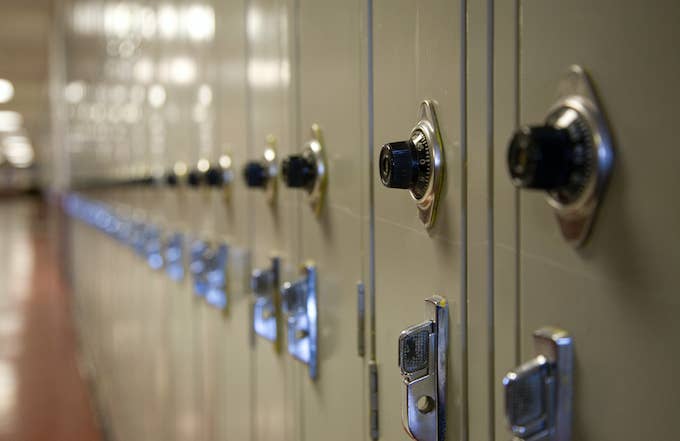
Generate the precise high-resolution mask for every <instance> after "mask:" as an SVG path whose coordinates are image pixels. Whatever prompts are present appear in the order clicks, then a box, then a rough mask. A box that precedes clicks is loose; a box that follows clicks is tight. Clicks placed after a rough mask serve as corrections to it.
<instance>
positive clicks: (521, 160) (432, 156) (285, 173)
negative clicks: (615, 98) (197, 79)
mask: <svg viewBox="0 0 680 441" xmlns="http://www.w3.org/2000/svg"><path fill="white" fill-rule="evenodd" d="M558 92H559V93H558V99H557V101H556V103H555V105H554V106H553V107H552V109H551V110H550V111H549V113H548V116H547V118H546V120H545V122H544V123H543V124H540V125H535V126H523V127H521V128H519V129H518V130H517V131H516V132H515V133H514V135H513V136H512V139H511V141H510V143H509V146H508V153H507V163H508V170H509V174H510V176H511V178H512V183H513V184H514V185H515V186H516V187H518V188H526V189H534V190H541V191H544V192H546V193H547V200H548V203H549V204H550V205H551V206H552V207H553V209H554V210H555V214H556V218H557V221H558V224H559V227H560V230H561V232H562V235H563V236H564V238H565V239H566V240H567V241H568V242H569V243H571V244H572V245H573V246H575V247H579V246H581V245H582V244H583V243H584V242H585V240H586V238H587V237H588V234H589V232H590V230H591V227H592V223H593V220H594V217H595V213H596V210H597V207H598V205H599V204H600V201H601V198H602V195H603V193H604V189H605V186H606V183H607V181H608V178H609V175H610V173H611V169H612V166H613V160H614V153H613V146H612V138H611V135H610V132H609V128H608V127H607V124H606V120H605V118H604V114H603V112H602V110H601V107H600V105H599V102H598V100H597V97H596V95H595V93H594V90H593V88H592V85H591V83H590V81H589V78H588V76H587V75H586V73H585V72H584V70H583V69H582V68H581V67H579V66H572V67H571V68H570V69H569V71H568V73H567V74H566V75H565V78H564V79H563V80H562V81H561V83H560V85H559V88H558ZM419 116H420V118H419V121H418V122H417V124H416V125H415V127H414V128H413V129H412V130H411V133H410V135H409V137H408V139H406V140H404V141H396V142H390V143H388V144H385V145H383V146H382V147H381V149H380V153H379V158H378V173H379V176H380V180H381V182H382V184H383V185H384V186H385V187H388V188H395V189H404V190H408V191H409V193H410V196H411V198H412V199H413V201H414V202H415V204H416V207H417V209H418V214H419V217H420V220H421V221H422V223H423V224H424V225H425V227H426V228H431V227H432V226H433V225H434V224H435V220H436V213H437V206H438V203H439V199H440V197H441V196H440V193H441V187H442V184H443V179H444V164H445V161H444V149H443V139H442V135H441V132H440V130H439V122H438V120H437V112H436V103H435V102H434V101H431V100H426V101H423V102H422V103H421V105H420V115H419ZM280 172H281V173H280V174H281V178H282V180H283V182H284V183H285V184H286V185H287V186H288V187H290V188H299V189H304V190H305V191H306V192H307V193H308V196H309V203H310V205H311V206H312V209H313V210H314V212H315V213H316V214H317V215H319V214H320V212H321V207H322V204H323V199H324V195H325V190H326V184H327V179H328V165H327V162H326V157H325V152H324V141H323V137H322V134H321V129H320V128H319V126H318V125H316V124H315V125H314V126H313V127H312V137H311V140H310V141H308V142H307V143H306V144H305V146H304V148H303V150H302V152H301V153H299V154H295V155H290V156H288V157H286V158H284V159H283V160H282V161H281V163H280ZM278 175H279V164H278V160H277V153H276V142H275V139H274V138H273V137H270V138H269V139H268V140H267V147H266V149H265V151H264V154H263V157H262V158H261V159H260V160H255V161H249V162H247V163H246V164H245V166H244V168H243V177H244V179H245V183H246V185H247V186H248V187H251V188H260V189H263V190H264V191H265V193H266V195H267V198H268V199H269V200H270V201H274V199H275V197H276V192H277V177H278ZM164 179H165V182H166V183H167V185H170V186H177V185H181V184H185V183H186V184H188V185H190V186H194V187H198V186H201V185H206V186H212V187H221V186H223V185H228V184H229V183H230V182H231V181H232V179H233V172H232V169H231V159H230V158H229V157H228V156H223V157H221V158H220V159H219V161H217V162H215V163H210V162H209V161H207V160H205V159H202V160H200V161H199V162H198V164H197V165H196V167H195V168H193V169H189V168H188V167H187V165H186V164H184V163H181V162H180V163H177V164H175V166H174V167H173V168H172V170H170V171H168V172H167V173H166V175H165V177H164ZM154 181H155V180H154V179H152V178H144V179H142V180H141V182H144V183H153V182H154ZM135 182H140V181H139V180H137V181H135Z"/></svg>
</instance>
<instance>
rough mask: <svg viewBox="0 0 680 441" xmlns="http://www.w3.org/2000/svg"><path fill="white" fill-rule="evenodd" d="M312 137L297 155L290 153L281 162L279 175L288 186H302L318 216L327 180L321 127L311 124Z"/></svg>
mask: <svg viewBox="0 0 680 441" xmlns="http://www.w3.org/2000/svg"><path fill="white" fill-rule="evenodd" d="M311 135H312V139H310V140H309V141H307V142H306V143H305V145H304V147H303V149H302V153H300V154H298V155H290V156H288V157H286V158H285V159H284V160H283V161H282V162H281V177H282V179H283V181H284V182H285V183H286V186H288V187H290V188H302V189H304V190H305V191H306V192H307V194H308V200H309V205H310V206H311V207H312V210H313V211H314V214H316V215H317V216H319V215H320V214H321V209H322V207H323V201H324V198H325V194H326V185H327V181H328V165H327V161H326V153H325V146H324V140H323V136H322V133H321V128H320V127H319V125H318V124H313V125H312V130H311Z"/></svg>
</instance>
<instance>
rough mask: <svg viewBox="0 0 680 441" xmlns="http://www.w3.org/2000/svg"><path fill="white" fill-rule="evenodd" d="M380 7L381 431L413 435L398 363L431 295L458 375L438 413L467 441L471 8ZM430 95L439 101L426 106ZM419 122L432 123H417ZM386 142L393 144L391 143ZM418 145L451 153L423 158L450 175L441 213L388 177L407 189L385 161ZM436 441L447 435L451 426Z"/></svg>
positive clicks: (376, 142)
mask: <svg viewBox="0 0 680 441" xmlns="http://www.w3.org/2000/svg"><path fill="white" fill-rule="evenodd" d="M372 6H373V10H372V14H373V21H372V24H371V28H372V36H373V48H372V50H373V61H372V62H373V69H372V71H370V72H372V75H373V103H374V107H373V112H372V115H371V116H372V119H373V127H374V136H373V147H374V152H373V161H374V165H373V169H374V171H373V173H374V179H373V192H374V194H373V200H374V204H375V206H374V215H375V226H374V227H375V238H374V252H375V311H374V312H375V326H376V328H375V342H374V344H375V351H376V353H375V356H376V359H377V363H378V374H379V381H378V388H377V389H378V394H379V397H378V406H379V432H380V433H379V436H380V438H381V439H389V440H397V439H404V440H405V439H409V436H408V435H407V434H406V432H405V431H404V429H403V428H402V424H401V423H400V421H401V420H402V401H403V397H402V396H403V394H404V392H403V388H402V378H401V374H400V369H399V367H398V366H396V365H395V362H394V360H395V356H396V354H395V351H396V342H397V339H398V338H399V335H400V332H401V331H402V330H404V329H406V328H407V327H409V326H410V325H412V324H413V323H417V322H418V321H419V320H421V319H422V317H423V313H422V311H423V306H422V305H423V301H424V300H426V299H428V298H430V297H432V296H433V295H438V296H441V297H443V298H445V299H446V302H445V304H446V305H448V310H449V313H448V314H449V316H450V327H449V330H448V369H444V371H448V372H446V373H447V375H446V376H442V377H446V378H447V385H446V387H445V388H444V389H445V391H446V395H447V397H448V398H447V403H446V406H441V407H442V408H440V407H439V406H436V411H437V413H441V414H442V419H443V420H444V422H445V423H446V424H447V429H446V435H445V437H446V439H447V440H457V439H463V436H464V434H465V433H466V418H465V417H464V407H465V403H466V390H465V387H466V383H465V368H466V360H465V357H466V309H465V308H466V298H465V292H466V291H465V260H466V255H465V241H466V234H467V233H466V227H465V202H464V201H465V194H464V188H465V182H466V177H465V167H464V163H465V146H464V144H463V132H462V130H463V116H462V113H461V112H462V111H463V104H464V102H463V96H462V92H463V90H462V85H463V83H462V78H463V77H462V75H464V69H463V66H464V63H463V59H462V57H463V54H462V53H461V49H462V47H463V46H462V45H463V43H464V41H465V40H464V30H463V28H462V27H461V25H462V23H464V20H463V16H462V15H461V14H462V10H461V7H462V5H461V3H459V2H448V1H425V2H417V3H414V2H406V1H398V2H396V3H395V2H374V3H373V5H372ZM425 100H429V101H428V102H427V103H425V104H424V105H423V104H421V103H422V102H423V101H425ZM432 109H434V110H432ZM433 114H436V119H437V120H438V125H439V135H437V134H436V132H435V133H433V134H432V135H431V136H428V137H427V139H426V140H425V141H424V140H423V139H422V137H419V136H417V135H418V133H423V130H426V129H427V127H430V129H431V128H432V126H433V125H434V124H433V123H432V122H433V120H434V119H435V115H433ZM419 121H420V122H421V123H422V124H424V126H423V125H420V124H419V125H418V126H416V124H417V123H419ZM414 127H415V130H414V131H413V132H412V129H414ZM430 129H427V130H430ZM427 130H426V131H427ZM409 133H411V136H410V140H409ZM402 140H408V141H402ZM395 141H396V142H395ZM386 143H391V144H390V146H389V147H382V149H381V145H384V144H386ZM408 144H410V145H411V147H410V148H412V149H414V148H415V149H416V150H417V151H418V152H419V154H420V153H422V152H423V150H424V149H423V145H425V146H426V147H427V146H430V147H432V148H434V144H440V145H441V152H439V153H437V154H436V155H435V154H433V155H431V158H430V159H428V158H421V159H422V160H423V162H420V164H421V165H420V166H421V167H424V168H423V169H421V170H420V173H421V174H420V175H419V176H428V172H427V171H426V167H427V166H428V165H427V164H428V161H429V164H430V166H431V167H437V171H436V172H435V174H434V175H432V176H435V177H436V179H441V181H440V184H439V185H440V191H439V195H438V202H437V206H436V207H435V208H436V213H432V211H430V210H429V208H428V207H427V206H426V205H422V202H427V201H423V200H422V199H420V202H419V205H421V206H420V207H419V208H417V207H416V203H414V202H415V201H414V198H415V197H419V196H420V195H419V194H417V193H416V191H421V190H422V188H420V189H419V187H417V186H416V187H412V190H411V195H409V192H408V191H405V190H398V189H394V188H385V187H384V186H383V185H382V184H381V182H380V178H384V180H385V181H387V182H389V184H390V185H391V186H396V187H399V186H401V188H404V187H405V186H406V185H405V183H404V182H401V180H402V179H401V178H399V177H398V176H397V175H396V174H394V175H390V173H387V172H388V171H389V169H388V168H384V167H383V164H385V165H389V164H392V165H393V166H396V165H397V163H398V162H399V157H403V153H404V148H405V146H406V145H408ZM390 155H391V156H390ZM419 157H420V156H419ZM390 161H392V162H390ZM419 161H420V160H419ZM379 172H380V173H379ZM383 172H385V173H383ZM442 172H443V173H442ZM400 176H402V177H403V176H405V175H400ZM409 176H410V175H409ZM410 177H411V178H413V176H410ZM397 178H398V179H397ZM433 179H435V178H433ZM436 179H435V181H434V187H433V188H436V184H437V182H436ZM413 189H415V190H413ZM427 194H429V193H425V195H427ZM422 197H423V198H424V197H425V196H422ZM432 214H435V216H434V217H432V216H431V215H432ZM426 224H429V227H428V225H426ZM402 368H403V366H402ZM442 404H443V403H442ZM427 407H429V406H427ZM433 409H435V408H433ZM422 411H423V412H424V413H427V412H429V410H426V409H423V410H422ZM433 411H434V410H433ZM444 414H445V415H444ZM376 435H377V434H376V433H374V434H373V436H376ZM432 439H442V436H441V432H440V435H437V438H432Z"/></svg>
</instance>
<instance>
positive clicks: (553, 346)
mask: <svg viewBox="0 0 680 441" xmlns="http://www.w3.org/2000/svg"><path fill="white" fill-rule="evenodd" d="M534 347H535V351H536V357H535V358H533V359H532V360H530V361H528V362H526V363H524V364H523V365H521V366H520V367H518V368H517V369H515V370H514V371H512V372H509V373H508V374H507V375H506V376H505V378H503V387H504V388H505V414H506V417H507V420H508V425H509V427H510V431H511V432H512V435H513V441H570V440H571V414H572V388H573V381H572V378H573V375H572V373H573V342H572V339H571V337H570V336H569V334H568V333H567V332H566V331H563V330H561V329H557V328H552V327H545V328H541V329H539V330H537V331H535V332H534Z"/></svg>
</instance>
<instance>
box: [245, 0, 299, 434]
mask: <svg viewBox="0 0 680 441" xmlns="http://www.w3.org/2000/svg"><path fill="white" fill-rule="evenodd" d="M290 14H291V12H290V9H289V5H288V2H287V1H286V0H251V1H249V3H248V5H247V8H246V15H245V22H246V37H247V47H248V49H247V54H248V58H247V74H246V75H247V82H248V107H247V109H248V110H249V115H248V118H249V128H248V154H249V159H256V160H259V159H260V158H261V157H262V155H263V152H264V149H265V147H266V144H265V142H266V139H267V138H268V137H269V136H270V135H271V136H273V137H274V138H275V139H276V149H277V153H278V155H279V156H278V157H279V161H280V158H282V157H283V156H284V155H287V154H288V153H289V152H291V151H292V150H291V148H292V146H291V130H290V127H291V126H290V115H291V106H292V101H291V99H292V93H291V87H292V85H291V80H290V79H291V74H290V67H291V61H290V51H289V46H288V41H289V38H290V37H289V35H290V34H289V33H290V32H292V30H291V28H290V18H291V15H290ZM240 167H243V164H240ZM241 173H242V168H240V169H239V177H238V178H239V179H243V178H242V175H241ZM245 191H246V192H247V197H248V199H249V200H250V201H251V207H252V208H251V211H250V213H249V216H248V217H249V219H251V220H252V225H251V226H250V235H251V238H252V239H251V241H252V242H251V243H252V250H253V258H252V266H253V268H269V267H270V264H271V263H270V258H271V256H273V255H278V256H279V257H280V258H281V265H282V268H281V280H290V279H291V277H293V276H294V275H295V274H296V273H297V271H296V265H297V263H298V254H297V251H298V250H297V244H298V243H299V242H298V236H297V235H296V234H297V233H296V231H297V223H298V222H299V219H298V210H299V207H298V206H297V202H296V199H297V197H298V195H296V194H294V193H291V192H286V191H279V194H278V198H277V199H276V202H275V203H274V204H273V205H270V204H269V202H268V201H267V199H266V197H265V194H264V193H263V192H262V191H260V190H259V189H245ZM249 326H252V317H251V318H249ZM254 341H255V344H254V370H253V376H254V383H253V400H254V401H253V413H254V420H253V427H254V432H253V439H254V440H255V441H265V440H266V441H270V440H271V441H284V440H285V441H297V435H296V434H294V432H293V430H294V428H295V426H296V423H295V421H294V415H296V414H297V410H296V406H295V403H296V402H298V401H297V399H296V398H295V395H294V394H295V385H294V379H295V373H296V369H298V370H299V367H298V366H297V365H296V364H295V362H294V361H293V360H292V358H291V357H289V356H288V355H287V354H286V351H285V349H283V348H282V350H281V351H279V352H277V351H276V350H275V347H274V345H273V344H272V343H271V342H269V341H267V340H265V339H263V338H260V337H257V336H256V337H255V340H254Z"/></svg>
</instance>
